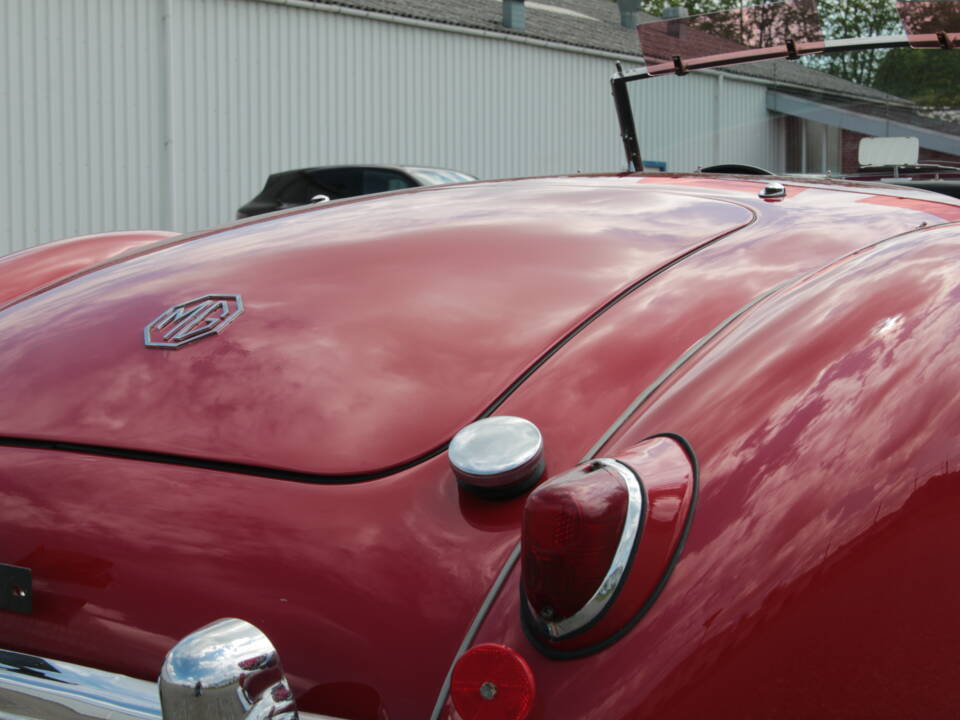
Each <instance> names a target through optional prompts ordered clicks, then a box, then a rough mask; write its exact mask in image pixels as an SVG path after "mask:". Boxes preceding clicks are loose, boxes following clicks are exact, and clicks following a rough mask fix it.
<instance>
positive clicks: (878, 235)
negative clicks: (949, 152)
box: [0, 175, 960, 720]
mask: <svg viewBox="0 0 960 720" xmlns="http://www.w3.org/2000/svg"><path fill="white" fill-rule="evenodd" d="M768 180H769V178H766V177H763V178H752V179H731V178H723V177H716V176H703V175H697V176H674V175H664V176H660V175H657V176H642V175H625V176H602V177H584V176H577V177H568V178H554V179H531V180H520V181H508V182H494V183H481V184H475V185H469V186H450V187H442V188H430V189H418V190H411V191H404V192H400V193H395V194H391V195H386V196H379V197H372V198H361V199H357V200H346V201H342V202H335V203H332V204H329V205H324V206H319V207H310V208H305V209H298V210H294V211H290V212H288V213H285V214H281V215H276V216H271V217H269V218H266V219H254V220H251V221H246V222H242V223H238V224H236V225H233V226H229V227H226V228H223V229H220V230H215V231H208V232H204V233H202V234H198V235H187V236H181V237H176V238H169V239H161V240H160V241H159V242H154V243H152V244H149V245H145V246H142V247H140V248H139V249H132V250H130V249H129V247H128V246H126V245H124V249H127V252H125V253H124V254H123V255H121V256H118V257H109V256H111V255H113V253H114V252H116V250H117V246H116V245H109V247H108V246H107V245H103V246H101V245H98V244H97V243H98V242H100V241H98V240H97V239H90V240H86V241H82V242H78V243H74V244H70V243H68V244H66V245H64V246H63V247H62V248H61V250H60V251H52V250H45V249H42V248H41V249H37V250H33V251H28V252H27V253H23V254H20V255H18V256H13V257H12V258H9V259H6V260H4V261H0V263H2V262H5V263H7V264H8V269H9V268H10V267H25V266H31V267H32V271H33V272H35V273H36V274H35V277H36V278H37V281H36V282H35V283H33V286H32V287H31V288H27V287H24V286H23V284H22V283H20V284H18V282H17V280H16V276H15V274H14V273H13V272H5V273H4V276H3V277H4V281H3V282H4V285H3V287H2V288H0V295H2V296H3V297H4V298H5V299H6V300H5V304H4V305H3V306H2V309H0V337H2V338H3V349H2V351H0V397H2V398H3V408H4V410H5V411H4V412H3V413H0V445H2V447H0V457H2V458H3V461H2V463H0V496H2V502H0V562H2V563H5V564H9V565H14V566H19V567H24V568H29V569H30V571H31V573H32V582H33V586H32V612H31V613H30V614H21V613H13V612H9V611H0V647H2V648H4V649H5V650H7V651H12V652H13V653H19V654H22V655H28V656H31V657H37V658H48V659H55V660H58V661H65V662H68V663H76V664H80V665H83V666H86V667H92V668H98V669H101V670H106V671H109V672H113V673H120V674H123V675H126V676H130V677H133V678H139V679H142V680H147V681H153V680H155V679H156V677H157V674H158V672H159V669H160V667H161V664H162V663H163V658H164V655H165V654H166V653H167V652H168V650H170V648H171V647H172V646H173V645H174V644H175V643H176V642H177V641H178V640H179V639H180V638H182V637H183V636H185V635H186V634H188V633H190V632H191V631H193V630H195V629H196V628H198V627H200V626H202V625H205V624H206V623H209V622H211V621H214V620H216V619H217V618H222V617H237V618H243V619H244V620H247V621H249V622H251V623H254V624H255V625H256V626H258V627H259V628H261V629H262V630H263V631H264V632H265V633H266V634H267V635H268V636H269V637H270V638H271V640H272V641H273V643H274V644H275V646H276V648H277V649H278V651H279V653H280V656H281V657H282V658H283V662H284V668H285V670H286V671H287V674H288V677H289V680H290V685H291V687H292V689H293V690H294V693H295V695H296V697H297V704H298V707H299V709H300V710H301V711H303V712H307V713H311V712H312V713H323V714H327V715H331V716H336V717H342V718H350V719H352V720H368V719H369V720H374V719H381V718H382V719H386V718H391V719H394V720H410V719H413V718H428V717H431V715H432V714H434V716H440V717H456V712H455V711H454V709H453V707H452V705H451V704H450V700H449V698H448V696H447V692H446V687H447V686H446V684H445V679H446V678H447V676H448V673H449V672H450V670H451V667H452V666H453V664H454V661H455V659H456V658H457V656H458V655H459V654H460V653H461V652H462V651H463V650H464V649H466V648H469V647H471V646H473V645H476V644H480V643H496V644H501V645H506V646H508V647H510V648H512V649H513V650H514V651H516V653H518V654H519V655H520V656H521V657H522V658H523V659H524V660H525V661H526V663H527V664H528V665H529V668H530V670H531V671H532V675H533V678H534V679H535V683H536V695H535V700H533V705H532V712H531V715H530V717H533V718H688V717H690V718H693V717H704V716H706V715H708V714H709V715H712V716H720V717H758V718H759V717H764V718H769V717H813V716H821V715H824V714H829V715H835V716H843V717H903V716H917V715H926V716H931V717H946V716H952V715H953V714H954V713H955V711H956V708H957V707H958V704H960V685H958V684H957V681H956V677H955V672H954V668H955V665H956V663H955V662H954V659H953V656H954V654H955V648H954V645H955V640H956V638H957V637H958V636H960V612H958V610H960V606H958V605H960V600H958V598H960V579H958V576H957V573H955V572H954V571H953V564H952V563H951V561H950V560H949V557H950V553H951V552H952V551H953V549H954V548H956V547H958V545H960V537H958V535H960V529H958V528H960V526H958V524H957V523H956V521H955V517H956V516H957V515H958V513H960V491H958V490H957V487H956V486H955V485H954V483H956V482H957V479H958V478H957V467H958V462H960V458H958V444H957V429H958V428H960V401H958V399H957V393H956V388H957V387H960V349H958V347H957V343H956V342H955V339H956V336H957V333H958V330H960V253H958V247H960V201H957V200H954V199H952V198H949V197H946V196H935V195H932V194H926V193H920V192H914V191H910V190H909V189H894V188H881V187H878V186H872V187H871V186H870V185H868V184H858V183H845V182H830V181H825V182H822V183H808V182H804V183H795V182H791V181H790V180H789V179H783V180H782V182H783V183H784V184H785V185H786V188H787V194H786V197H785V198H782V199H776V200H765V199H762V198H761V197H759V194H760V191H761V190H762V189H763V187H764V185H765V184H766V182H768ZM148 239H150V238H149V237H139V238H133V239H132V240H131V242H132V243H133V244H134V245H135V244H137V243H138V242H140V241H146V240H148ZM81 246H84V247H88V248H95V251H94V256H95V257H93V256H92V257H91V258H90V259H91V261H92V260H94V259H96V260H99V261H100V262H99V263H98V264H93V265H92V266H90V267H88V268H86V269H84V270H80V271H76V268H75V267H73V266H70V265H69V263H67V264H64V263H63V262H62V260H63V258H64V257H65V256H66V255H69V254H70V253H71V252H74V253H75V252H78V251H77V248H80V247H81ZM71 248H74V249H73V250H71ZM111 248H112V249H111ZM15 263H20V265H15ZM0 266H2V265H0ZM58 268H59V269H58ZM18 273H19V271H18ZM209 293H233V294H236V295H238V296H241V297H242V298H243V305H244V306H243V313H242V315H239V317H237V318H236V319H235V320H234V321H233V322H232V323H231V324H230V326H229V327H228V328H226V329H225V330H224V331H223V332H222V333H221V334H215V335H212V336H211V337H206V338H203V339H202V340H200V341H198V342H196V343H191V344H188V345H185V346H183V347H180V348H177V349H165V348H157V347H146V346H145V342H144V327H145V326H147V325H148V324H149V323H150V322H151V321H152V320H153V319H154V318H156V317H157V316H158V315H159V314H160V313H162V312H163V311H164V310H165V309H167V308H171V307H174V306H176V305H177V304H178V303H182V302H184V301H187V300H189V299H190V298H195V297H202V296H205V295H207V294H209ZM500 415H508V416H519V417H523V418H526V419H528V420H530V421H532V422H533V423H535V424H536V425H537V427H538V428H539V429H540V431H541V432H542V436H543V446H544V454H545V458H546V473H545V478H549V477H555V476H557V475H560V474H561V473H563V472H565V471H568V470H570V469H571V468H574V467H576V466H577V465H578V464H579V463H581V462H583V461H585V460H587V459H589V458H593V457H606V458H621V459H622V458H630V457H632V456H631V453H632V452H634V449H635V448H637V447H638V443H641V441H643V440H644V439H645V438H649V437H651V436H656V435H661V434H663V433H672V434H676V435H678V436H682V437H683V438H685V439H686V441H687V442H688V443H689V447H690V448H692V450H693V452H694V453H695V456H696V462H697V463H698V464H699V476H698V480H699V488H698V492H697V496H696V498H695V499H694V498H692V497H691V496H690V495H689V494H688V495H687V496H686V499H685V500H684V502H686V503H691V505H692V507H691V508H690V517H691V520H690V522H689V526H688V528H687V530H688V532H686V531H685V535H684V538H685V539H681V540H680V541H679V544H678V545H677V546H676V552H675V558H674V560H673V564H672V565H669V566H667V565H663V564H661V563H654V564H653V565H649V566H643V564H642V563H638V564H637V566H636V567H634V568H632V569H631V571H630V572H631V573H642V572H650V573H653V575H651V577H655V578H660V577H661V576H662V578H663V580H662V583H661V585H662V587H660V589H659V590H658V592H657V594H655V595H653V596H651V598H650V603H649V606H648V607H647V608H645V610H644V613H643V614H642V615H641V616H637V617H634V619H633V620H632V621H631V622H632V623H633V624H632V625H630V626H629V629H624V631H623V632H622V633H621V634H620V636H619V637H617V638H616V640H615V641H614V642H612V643H609V644H607V645H605V646H603V647H599V648H592V649H590V650H589V651H588V652H586V653H582V654H581V655H580V656H570V657H562V653H560V654H559V655H558V654H557V653H551V652H549V651H547V652H544V650H543V648H542V647H539V646H538V644H537V642H536V641H535V639H534V640H533V641H531V638H530V637H529V633H528V632H525V631H524V628H523V623H522V621H521V604H522V598H521V592H520V565H519V564H518V563H516V562H515V561H516V552H515V548H516V547H517V544H518V542H519V541H520V537H521V515H522V512H523V508H524V504H525V502H526V499H527V496H528V493H525V494H522V495H520V496H518V497H514V498H511V499H502V500H498V499H492V498H486V497H480V496H477V495H475V494H474V493H471V492H470V491H469V490H468V489H466V488H463V487H461V486H459V485H458V484H457V482H456V481H455V478H454V474H453V471H452V470H451V468H450V464H449V462H448V458H447V453H446V447H447V444H448V443H449V442H450V439H451V437H452V436H453V435H454V434H455V433H456V432H457V431H458V430H460V429H461V428H463V427H464V426H466V425H468V424H470V423H471V422H473V421H475V420H477V419H478V418H481V417H487V416H500ZM651 497H652V504H651V506H650V507H649V509H648V510H647V512H648V514H649V518H648V521H649V523H650V524H649V525H648V526H647V528H648V529H647V530H645V532H646V533H647V535H642V536H641V537H640V539H639V540H638V543H637V547H636V550H635V552H636V553H638V556H639V555H642V553H643V552H644V551H645V547H646V546H645V544H644V543H645V542H648V543H649V542H653V541H652V540H649V537H650V535H651V534H653V533H654V532H655V530H656V524H655V522H654V521H656V520H657V518H661V519H662V518H664V517H667V518H669V517H671V516H670V512H673V511H675V510H676V504H675V503H674V505H672V506H671V504H670V503H671V502H673V500H671V496H670V495H669V494H666V495H662V496H656V495H652V496H651ZM674 500H675V498H674ZM694 500H695V502H694ZM671 508H673V510H671ZM665 513H666V514H665ZM671 522H672V521H671ZM678 537H679V536H678V535H677V533H674V535H673V540H672V541H671V542H674V543H675V544H676V543H677V542H678V540H677V538H678ZM491 588H493V590H491ZM621 624H624V625H626V624H627V622H626V620H624V621H623V623H621ZM465 638H467V640H468V642H466V647H462V646H463V645H464V640H465ZM3 657H4V656H3V655H2V654H0V666H2V665H3V664H4V663H6V664H7V665H8V666H10V665H11V664H12V661H10V660H9V659H8V660H4V659H3ZM21 670H22V668H21ZM12 697H13V696H12V695H10V694H9V692H7V691H5V690H4V686H3V685H2V684H0V714H3V713H4V712H7V713H14V714H20V715H25V716H29V712H28V711H26V710H24V709H23V708H22V707H19V706H17V705H16V704H15V703H14V702H13V700H12V699H11V698H12Z"/></svg>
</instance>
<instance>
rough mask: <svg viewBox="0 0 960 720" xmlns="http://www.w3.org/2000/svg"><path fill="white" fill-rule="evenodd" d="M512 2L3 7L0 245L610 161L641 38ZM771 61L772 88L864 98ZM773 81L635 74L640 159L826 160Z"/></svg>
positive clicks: (587, 11) (197, 0)
mask: <svg viewBox="0 0 960 720" xmlns="http://www.w3.org/2000/svg"><path fill="white" fill-rule="evenodd" d="M514 1H517V0H514ZM525 11H526V17H525V25H524V27H523V28H522V29H519V28H513V29H511V28H507V27H505V26H504V24H503V22H504V20H503V18H504V12H503V6H502V4H501V2H500V0H343V1H339V2H334V1H326V0H320V1H317V2H313V1H307V0H0V18H2V20H0V57H2V67H3V70H2V71H0V168H2V171H0V254H2V253H6V252H10V251H14V250H18V249H21V248H24V247H28V246H31V245H35V244H38V243H41V242H45V241H48V240H52V239H55V238H59V237H67V236H72V235H80V234H86V233H92V232H97V231H105V230H117V229H132V228H157V229H174V230H183V231H186V230H193V229H197V228H202V227H207V226H210V225H214V224H218V223H222V222H225V221H228V220H230V219H232V218H233V217H234V214H235V212H236V209H237V208H238V207H239V206H240V205H241V204H243V203H244V202H245V201H247V200H249V199H250V198H252V197H253V196H254V195H255V194H256V193H257V192H258V191H259V189H260V188H261V187H262V185H263V182H264V181H265V179H266V177H267V175H268V174H269V173H271V172H275V171H279V170H285V169H290V168H296V167H304V166H309V165H328V164H336V163H389V164H415V165H433V166H440V167H451V168H455V169H458V170H462V171H465V172H467V173H471V174H474V175H477V176H479V177H481V178H497V177H512V176H525V175H543V174H553V173H573V172H579V171H582V172H605V171H618V170H622V169H623V168H624V167H625V160H624V156H623V151H622V146H621V144H620V141H619V135H618V129H617V123H616V117H615V114H614V108H613V103H612V101H611V99H610V88H609V83H608V79H609V77H610V75H611V74H612V73H613V71H614V61H615V60H617V59H620V60H623V61H624V62H625V64H626V65H630V64H631V63H636V62H638V61H639V58H638V48H637V41H636V33H635V32H634V31H633V30H629V29H626V28H623V27H621V26H620V15H619V12H618V9H617V5H616V4H614V3H612V2H609V0H539V1H538V2H533V1H532V0H528V2H527V3H526V7H525ZM785 72H787V73H793V74H792V75H790V77H789V78H788V80H787V82H786V85H785V86H781V88H780V89H781V90H783V89H784V87H786V88H787V90H789V88H794V89H796V88H800V89H801V90H802V89H804V86H805V87H806V89H808V90H816V91H818V92H827V93H828V94H832V95H836V96H837V97H843V96H847V97H849V98H859V99H860V100H863V99H864V93H866V96H867V100H869V94H870V92H873V91H866V90H865V89H863V88H858V87H857V86H855V85H852V84H850V83H844V82H843V81H839V80H835V79H832V78H831V79H829V80H825V79H824V77H823V76H822V74H820V73H816V72H814V71H811V70H808V69H806V68H794V70H787V71H785ZM827 77H828V76H827ZM783 80H784V78H783V77H780V78H778V81H780V82H781V85H782V81H783ZM771 82H772V79H771V77H770V76H769V75H765V74H764V73H763V72H760V73H758V72H756V71H751V74H750V75H746V74H732V73H718V72H713V73H704V74H696V75H691V76H688V77H684V78H675V77H671V78H664V79H659V80H656V81H653V82H641V83H635V84H634V86H635V90H633V92H634V93H635V95H634V108H635V112H636V114H637V125H638V128H639V132H640V141H641V147H642V148H643V150H644V159H645V160H653V161H660V162H662V163H665V164H666V167H667V169H669V170H678V171H685V170H694V169H696V168H697V167H698V166H702V165H709V164H712V163H717V162H728V161H736V162H742V163H749V164H753V165H759V166H763V167H767V168H770V169H772V170H787V169H790V170H806V171H811V172H812V171H819V170H824V169H826V168H829V167H831V166H836V165H837V164H838V162H839V159H838V158H839V132H840V131H839V129H836V128H833V129H831V128H827V126H826V125H822V124H818V123H817V122H815V120H816V118H815V117H814V115H811V114H810V113H811V112H813V111H811V110H810V107H811V105H810V103H809V102H807V104H806V105H803V106H802V107H800V106H797V104H796V103H795V104H794V106H791V108H790V109H787V110H783V109H782V107H781V108H780V111H781V112H789V113H793V114H794V115H795V116H797V117H800V118H801V120H799V121H796V120H795V121H793V122H794V125H793V126H791V128H792V130H791V137H794V138H796V137H800V138H801V139H802V142H800V144H799V145H797V142H798V141H797V140H796V139H793V140H788V133H787V132H786V129H787V123H786V122H785V121H779V120H778V121H775V122H771V117H773V116H774V115H772V113H773V110H772V109H771V107H772V106H771V102H772V100H771V96H770V95H769V92H768V91H769V89H770V85H771ZM780 102H781V106H784V103H783V100H782V99H781V100H780ZM804 112H807V113H808V115H807V116H806V119H802V118H804ZM797 123H799V125H798V124H797ZM798 128H799V129H798ZM790 143H793V145H794V147H792V149H791V146H790ZM797 148H799V151H798V149H797ZM798 152H799V155H798ZM791 153H792V155H791ZM788 158H792V159H791V160H789V162H788ZM788 164H792V165H794V166H795V167H788Z"/></svg>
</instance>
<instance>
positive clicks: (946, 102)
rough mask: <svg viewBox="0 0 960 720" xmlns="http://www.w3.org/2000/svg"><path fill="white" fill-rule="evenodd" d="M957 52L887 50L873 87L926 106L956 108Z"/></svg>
mask: <svg viewBox="0 0 960 720" xmlns="http://www.w3.org/2000/svg"><path fill="white" fill-rule="evenodd" d="M958 78H960V52H957V51H951V52H944V51H942V50H911V49H910V48H897V49H896V50H891V51H890V52H889V53H887V55H886V56H885V57H884V58H883V60H882V61H881V62H880V65H879V67H878V68H877V73H876V77H875V78H874V82H873V86H874V87H875V88H877V89H878V90H883V91H884V92H888V93H890V94H891V95H897V96H899V97H903V98H907V99H908V100H912V101H913V102H915V103H917V104H918V105H923V106H926V107H938V108H951V107H960V82H958Z"/></svg>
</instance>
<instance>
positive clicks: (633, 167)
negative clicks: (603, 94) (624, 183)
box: [610, 63, 643, 172]
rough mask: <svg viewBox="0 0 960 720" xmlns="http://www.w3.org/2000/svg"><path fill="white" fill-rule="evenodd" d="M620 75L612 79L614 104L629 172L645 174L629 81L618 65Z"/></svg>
mask: <svg viewBox="0 0 960 720" xmlns="http://www.w3.org/2000/svg"><path fill="white" fill-rule="evenodd" d="M617 70H618V75H615V76H614V77H612V78H610V86H611V91H612V92H613V104H614V107H616V109H617V121H618V122H619V123H620V139H621V140H622V141H623V150H624V153H625V154H626V156H627V170H628V171H629V172H643V160H642V159H641V158H640V144H639V143H638V142H637V126H636V124H635V123H634V120H633V108H632V107H631V106H630V95H629V94H627V82H628V79H627V78H625V77H623V75H622V72H623V70H622V68H621V67H620V65H619V63H618V64H617Z"/></svg>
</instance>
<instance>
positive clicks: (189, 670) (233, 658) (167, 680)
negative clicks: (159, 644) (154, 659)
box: [160, 618, 298, 720]
mask: <svg viewBox="0 0 960 720" xmlns="http://www.w3.org/2000/svg"><path fill="white" fill-rule="evenodd" d="M160 705H161V708H162V710H163V719H164V720H267V719H268V718H273V719H275V720H298V715H297V707H296V703H295V702H294V699H293V693H292V692H291V691H290V686H289V685H288V684H287V680H286V677H285V676H284V674H283V669H282V668H281V667H280V658H279V657H278V656H277V651H276V649H274V647H273V644H272V643H271V642H270V639H269V638H268V637H267V636H266V635H264V634H263V633H262V632H261V631H260V630H259V629H257V628H256V627H255V626H253V625H251V624H250V623H248V622H245V621H243V620H237V619H234V618H227V619H224V620H217V621H216V622H213V623H211V624H209V625H207V626H205V627H202V628H200V629H199V630H197V631H195V632H193V633H191V634H189V635H187V636H186V637H185V638H184V639H183V640H181V641H180V642H178V643H177V644H176V645H174V646H173V649H172V650H170V652H169V653H167V657H166V658H165V659H164V661H163V669H162V670H161V672H160Z"/></svg>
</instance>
